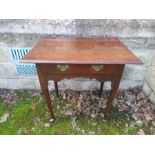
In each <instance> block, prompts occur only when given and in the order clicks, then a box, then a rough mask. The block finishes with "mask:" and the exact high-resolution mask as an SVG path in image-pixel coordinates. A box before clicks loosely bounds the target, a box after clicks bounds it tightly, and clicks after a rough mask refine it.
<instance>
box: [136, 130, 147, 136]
mask: <svg viewBox="0 0 155 155" xmlns="http://www.w3.org/2000/svg"><path fill="white" fill-rule="evenodd" d="M137 134H138V135H145V132H144V131H143V130H142V129H140V130H139V131H138V133H137Z"/></svg>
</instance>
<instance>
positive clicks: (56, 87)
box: [54, 81, 59, 97]
mask: <svg viewBox="0 0 155 155" xmlns="http://www.w3.org/2000/svg"><path fill="white" fill-rule="evenodd" d="M54 86H55V92H56V95H57V97H59V91H58V82H57V81H54Z"/></svg>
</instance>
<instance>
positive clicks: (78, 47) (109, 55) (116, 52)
mask: <svg viewBox="0 0 155 155" xmlns="http://www.w3.org/2000/svg"><path fill="white" fill-rule="evenodd" d="M21 62H26V63H52V64H57V63H61V64H142V62H141V60H140V59H139V58H137V57H136V56H135V55H134V54H133V53H132V52H131V51H130V50H129V49H128V48H127V47H126V46H125V45H124V44H123V43H121V41H119V40H118V39H86V38H76V39H75V38H74V39H73V38H72V39H69V38H43V39H41V40H39V41H38V43H36V45H35V46H34V48H33V49H32V50H31V51H30V52H29V53H28V54H27V55H26V56H25V57H24V58H23V59H22V60H21Z"/></svg>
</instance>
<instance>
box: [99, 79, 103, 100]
mask: <svg viewBox="0 0 155 155" xmlns="http://www.w3.org/2000/svg"><path fill="white" fill-rule="evenodd" d="M103 86H104V82H101V85H100V90H99V97H101V95H102V92H103Z"/></svg>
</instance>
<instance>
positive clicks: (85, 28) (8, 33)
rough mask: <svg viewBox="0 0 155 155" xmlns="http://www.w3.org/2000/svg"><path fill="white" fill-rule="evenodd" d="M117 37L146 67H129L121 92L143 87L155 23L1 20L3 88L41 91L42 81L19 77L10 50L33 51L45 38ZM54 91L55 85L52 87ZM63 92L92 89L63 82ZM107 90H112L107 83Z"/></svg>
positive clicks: (154, 39)
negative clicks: (14, 48)
mask: <svg viewBox="0 0 155 155" xmlns="http://www.w3.org/2000/svg"><path fill="white" fill-rule="evenodd" d="M62 36H65V37H91V38H92V37H97V38H98V37H99V38H100V37H110V38H111V37H115V38H119V39H120V40H121V41H122V42H123V43H124V44H126V46H127V47H128V48H129V49H130V50H131V51H132V52H133V53H134V54H135V55H137V56H138V57H139V58H140V59H141V60H142V61H143V62H144V64H143V65H126V67H125V72H124V74H123V78H122V81H121V85H120V88H122V89H127V88H129V87H134V86H139V85H142V84H143V83H144V81H145V79H146V75H147V72H148V68H149V67H150V66H151V62H152V59H153V56H154V55H155V50H154V49H155V20H27V19H26V20H0V88H8V89H40V85H39V82H38V77H37V75H36V76H27V77H25V76H21V75H18V74H17V71H16V67H15V64H14V63H13V62H12V61H11V59H10V55H9V52H8V51H9V48H10V47H31V48H32V47H33V46H34V44H35V43H36V42H37V41H38V39H39V38H42V37H62ZM49 87H50V88H51V89H52V88H53V83H52V82H51V83H50V86H49ZM59 87H60V89H67V88H71V89H76V90H81V89H92V88H96V87H99V83H98V82H97V81H95V80H91V81H90V80H89V79H81V78H80V79H79V78H76V79H71V80H63V81H62V82H60V83H59ZM105 88H107V89H109V88H110V83H108V82H107V83H106V85H105Z"/></svg>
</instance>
